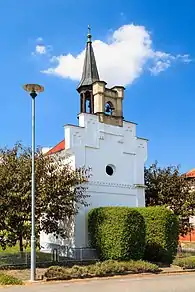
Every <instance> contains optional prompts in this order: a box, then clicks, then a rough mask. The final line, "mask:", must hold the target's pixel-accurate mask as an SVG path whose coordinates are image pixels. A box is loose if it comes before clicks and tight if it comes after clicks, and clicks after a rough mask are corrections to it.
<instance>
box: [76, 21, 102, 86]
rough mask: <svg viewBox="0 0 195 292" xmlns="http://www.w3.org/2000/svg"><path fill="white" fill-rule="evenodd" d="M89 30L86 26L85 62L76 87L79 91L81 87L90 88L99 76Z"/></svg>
mask: <svg viewBox="0 0 195 292" xmlns="http://www.w3.org/2000/svg"><path fill="white" fill-rule="evenodd" d="M91 37H92V36H91V29H90V26H88V35H87V44H86V51H85V60H84V65H83V73H82V77H81V81H80V83H79V85H78V87H77V90H79V89H80V88H81V87H83V86H90V85H92V84H93V83H94V82H95V81H98V80H99V74H98V70H97V65H96V61H95V55H94V52H93V47H92V41H91Z"/></svg>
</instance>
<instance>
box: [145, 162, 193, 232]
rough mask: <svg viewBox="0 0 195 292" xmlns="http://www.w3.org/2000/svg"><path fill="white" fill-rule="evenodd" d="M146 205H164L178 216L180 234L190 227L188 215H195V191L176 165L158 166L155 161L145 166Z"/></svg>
mask: <svg viewBox="0 0 195 292" xmlns="http://www.w3.org/2000/svg"><path fill="white" fill-rule="evenodd" d="M145 185H146V206H156V205H160V206H161V205H165V206H167V207H168V208H170V209H171V210H172V211H173V212H174V213H175V214H176V215H178V216H179V218H180V234H181V235H184V234H186V233H187V232H188V231H190V229H191V225H190V223H189V217H190V216H193V215H195V192H193V191H191V184H190V182H189V181H188V180H186V178H185V176H184V175H181V174H180V172H179V167H178V166H168V167H165V168H160V167H159V166H158V163H157V162H155V163H154V164H152V165H151V166H150V167H149V168H145Z"/></svg>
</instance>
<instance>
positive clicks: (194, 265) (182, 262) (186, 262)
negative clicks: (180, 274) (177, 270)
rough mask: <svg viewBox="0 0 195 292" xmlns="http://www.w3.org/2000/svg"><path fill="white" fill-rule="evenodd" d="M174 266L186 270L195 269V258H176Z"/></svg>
mask: <svg viewBox="0 0 195 292" xmlns="http://www.w3.org/2000/svg"><path fill="white" fill-rule="evenodd" d="M173 264H174V265H176V266H179V267H181V268H183V269H184V270H185V269H195V256H189V257H185V258H179V257H176V258H175V259H174V261H173Z"/></svg>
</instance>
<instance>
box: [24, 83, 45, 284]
mask: <svg viewBox="0 0 195 292" xmlns="http://www.w3.org/2000/svg"><path fill="white" fill-rule="evenodd" d="M23 88H24V90H26V91H28V92H29V94H30V96H31V97H32V187H31V277H30V279H31V281H35V279H36V236H35V98H36V96H37V94H38V93H40V92H43V91H44V87H43V86H41V85H38V84H25V85H24V86H23Z"/></svg>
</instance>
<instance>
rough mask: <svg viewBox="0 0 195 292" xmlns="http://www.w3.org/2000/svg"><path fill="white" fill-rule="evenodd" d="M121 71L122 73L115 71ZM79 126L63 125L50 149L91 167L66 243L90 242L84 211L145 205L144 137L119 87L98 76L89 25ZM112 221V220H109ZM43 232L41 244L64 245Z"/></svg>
mask: <svg viewBox="0 0 195 292" xmlns="http://www.w3.org/2000/svg"><path fill="white" fill-rule="evenodd" d="M119 74H120V73H119ZM77 91H78V93H79V97H80V114H79V115H78V125H70V124H68V125H65V126H64V139H63V140H62V141H61V142H60V143H59V144H57V145H56V146H54V147H53V148H51V149H50V150H49V152H48V154H55V153H57V152H58V153H60V152H63V153H65V152H67V153H68V154H69V155H70V156H71V161H72V163H73V164H74V166H75V167H81V166H86V167H91V169H92V171H91V172H92V176H91V178H90V179H89V182H88V189H87V192H88V194H89V195H90V197H89V199H88V200H89V207H85V208H84V207H83V208H82V209H80V211H79V213H78V215H77V216H76V218H75V222H74V232H73V235H72V238H71V240H70V241H69V244H70V245H72V246H73V247H78V248H80V247H87V246H88V230H87V213H88V211H89V209H91V208H95V207H100V206H129V207H143V206H145V189H144V164H145V161H146V159H147V139H144V138H140V137H137V136H136V126H137V125H136V123H133V122H129V121H126V120H125V119H124V117H123V100H124V91H125V88H124V87H123V86H118V85H116V86H114V87H112V88H107V86H106V82H105V81H102V80H100V78H99V73H98V69H97V65H96V60H95V56H94V52H93V48H92V41H91V33H90V30H89V33H88V39H87V44H86V53H85V60H84V65H83V73H82V77H81V81H80V83H79V85H78V87H77ZM113 224H114V223H113ZM65 244H67V242H64V241H63V240H61V241H60V240H59V239H55V238H54V237H53V236H52V235H46V234H43V233H42V234H41V238H40V245H41V246H42V248H43V250H44V248H45V249H47V248H48V246H50V247H51V246H52V245H53V246H54V245H65Z"/></svg>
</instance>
